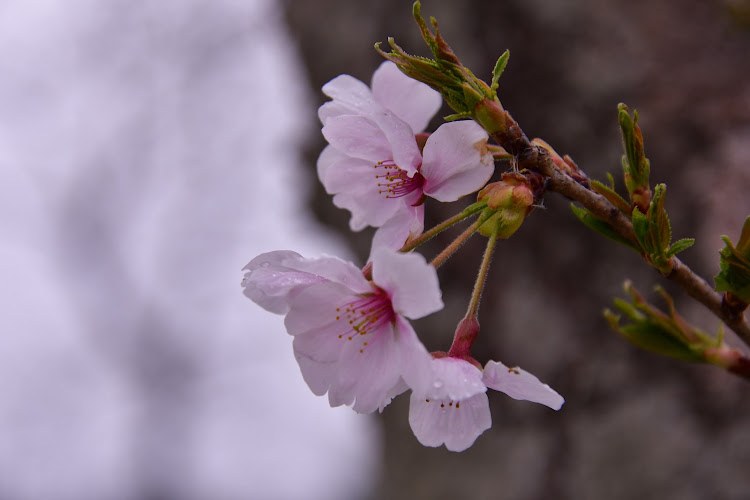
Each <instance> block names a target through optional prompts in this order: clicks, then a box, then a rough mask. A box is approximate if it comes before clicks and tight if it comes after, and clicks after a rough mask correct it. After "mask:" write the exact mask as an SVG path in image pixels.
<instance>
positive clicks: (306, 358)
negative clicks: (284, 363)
mask: <svg viewBox="0 0 750 500" xmlns="http://www.w3.org/2000/svg"><path fill="white" fill-rule="evenodd" d="M293 347H294V357H295V359H296V360H297V364H299V368H300V371H301V372H302V377H303V378H304V379H305V382H306V383H307V385H308V387H310V390H311V391H312V392H313V394H315V395H316V396H322V395H323V394H325V393H326V392H328V388H329V387H330V386H331V383H333V382H334V381H335V380H336V371H337V363H338V359H339V356H340V354H341V348H342V347H343V345H342V342H341V341H340V340H339V339H338V338H337V335H335V334H333V332H332V331H331V330H330V329H329V328H319V329H317V330H312V331H309V332H307V333H306V334H305V335H298V336H296V337H294V342H293Z"/></svg>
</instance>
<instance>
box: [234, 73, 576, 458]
mask: <svg viewBox="0 0 750 500" xmlns="http://www.w3.org/2000/svg"><path fill="white" fill-rule="evenodd" d="M323 92H324V93H325V94H326V95H328V96H329V97H331V98H332V100H331V101H329V102H327V103H325V104H324V105H323V106H321V107H320V109H319V117H320V120H321V122H322V124H323V135H324V136H325V138H326V140H327V141H328V143H329V145H328V146H327V147H326V148H325V150H324V151H323V152H322V153H321V155H320V158H319V160H318V165H317V168H318V175H319V178H320V181H321V182H322V183H323V185H324V186H325V188H326V191H327V192H328V193H329V194H332V195H333V202H334V204H335V205H336V206H338V207H341V208H344V209H346V210H348V211H350V212H351V221H350V226H351V229H352V230H355V231H358V230H361V229H363V228H364V227H366V226H372V227H376V228H377V231H376V232H375V236H374V238H373V242H372V248H371V252H370V258H369V261H368V264H367V265H366V266H365V267H364V268H363V269H360V268H359V267H357V266H355V265H354V264H352V263H349V262H346V261H343V260H341V259H339V258H336V257H328V256H325V257H320V258H312V259H308V258H304V257H302V256H300V255H299V254H297V253H295V252H292V251H274V252H269V253H265V254H262V255H260V256H258V257H256V258H255V259H253V260H252V261H250V263H249V264H248V265H247V266H246V267H245V268H244V270H245V271H246V273H245V277H244V279H243V281H242V285H243V287H244V293H245V295H246V296H247V297H249V298H250V299H251V300H253V301H254V302H256V303H257V304H258V305H260V306H261V307H263V308H265V309H266V310H268V311H271V312H273V313H276V314H283V315H286V318H285V326H286V329H287V331H288V333H289V334H290V335H291V336H292V337H294V340H293V348H294V355H295V358H296V359H297V362H298V363H299V367H300V370H301V372H302V376H303V377H304V379H305V381H306V382H307V384H308V386H309V387H310V389H311V390H312V391H313V392H314V393H315V394H316V395H319V396H322V395H325V394H328V400H329V402H330V404H331V406H339V405H352V406H353V409H354V410H355V411H356V412H359V413H370V412H374V411H375V410H380V411H382V410H383V408H384V407H385V406H386V405H388V404H389V403H390V401H391V400H392V398H394V397H395V396H397V395H399V394H401V393H403V392H405V391H407V390H411V403H410V410H409V423H410V425H411V428H412V430H413V431H414V434H415V436H416V437H417V439H418V440H419V441H420V442H421V443H422V444H424V445H426V446H441V445H443V444H445V446H446V448H448V449H449V450H452V451H462V450H465V449H466V448H468V447H470V446H471V445H472V444H473V443H474V441H475V440H476V439H477V437H478V436H479V435H480V434H481V433H482V432H484V431H485V430H487V429H488V428H489V427H490V425H491V416H490V409H489V401H488V398H487V395H486V392H487V389H488V388H490V389H495V390H497V391H500V392H504V393H505V394H507V395H509V396H510V397H512V398H515V399H520V400H528V401H533V402H537V403H541V404H543V405H546V406H549V407H550V408H553V409H556V410H557V409H559V408H560V407H561V406H562V404H563V402H564V401H563V398H562V397H561V396H560V395H559V394H557V393H556V392H555V391H554V390H552V389H551V388H550V387H549V386H547V385H545V384H543V383H541V382H540V381H539V379H537V378H536V377H535V376H533V375H531V374H530V373H528V372H526V371H524V370H521V369H520V368H517V367H515V368H509V367H507V366H505V365H503V364H502V363H499V362H496V361H489V362H487V363H486V365H485V366H484V368H482V366H481V364H479V363H478V362H477V361H476V360H475V359H474V358H473V357H471V355H470V347H471V343H472V342H473V340H474V338H476V335H477V333H478V331H479V323H478V321H477V320H476V315H477V310H478V302H479V295H480V294H481V287H482V286H483V284H484V277H485V276H486V266H485V265H483V269H484V273H482V272H480V277H481V279H480V280H478V285H477V289H476V290H475V294H474V296H473V297H472V302H471V304H470V307H469V312H467V315H466V317H465V318H464V319H463V320H462V321H461V322H460V323H459V327H458V329H457V330H456V335H455V338H454V342H453V345H452V346H451V348H450V350H448V351H447V352H436V353H429V352H428V351H427V349H426V348H425V347H424V345H423V344H422V342H421V341H420V340H419V338H418V336H417V334H416V332H415V331H414V329H413V328H412V326H411V324H410V323H409V320H414V319H418V318H422V317H424V316H427V315H429V314H432V313H434V312H436V311H438V310H440V309H441V308H442V307H443V302H442V300H441V291H440V286H439V281H438V276H437V271H436V267H437V266H438V265H439V264H440V263H441V262H442V261H443V260H444V258H447V256H449V255H450V254H451V253H452V252H453V250H455V248H454V249H446V252H444V254H441V255H442V257H440V256H439V257H438V258H436V259H435V260H433V261H432V263H428V262H427V261H426V260H425V259H424V257H423V256H422V255H420V254H417V253H413V252H412V251H411V250H413V247H414V246H416V244H418V243H420V242H421V241H423V240H426V238H428V237H429V236H431V235H432V234H435V232H434V231H433V232H432V233H430V232H429V231H428V233H430V234H428V233H424V201H425V199H426V198H427V197H430V198H434V199H436V200H438V201H442V202H449V201H455V200H458V199H459V198H461V197H463V196H465V195H468V194H470V193H474V192H476V191H479V190H480V189H482V188H484V189H482V191H481V192H480V194H479V201H478V202H477V204H476V206H475V207H474V209H472V210H469V211H464V215H461V216H459V217H456V218H454V221H453V222H456V221H458V220H461V219H463V218H465V217H466V216H469V215H474V214H477V213H480V212H481V213H482V215H481V217H480V219H479V220H478V221H477V222H476V223H475V224H474V225H473V226H472V228H470V230H469V231H467V232H465V235H466V236H465V237H468V236H470V235H471V234H472V233H473V232H477V231H479V232H481V233H482V234H485V235H487V236H488V237H489V238H490V242H491V243H492V244H491V245H489V246H488V249H491V248H493V247H494V242H495V239H496V238H497V237H507V236H503V234H504V232H507V228H508V227H514V228H515V229H517V227H518V226H519V225H520V221H522V220H523V216H524V215H525V213H526V211H527V210H528V209H529V207H530V205H531V204H532V203H533V200H534V196H532V195H531V191H530V190H529V188H528V186H526V185H524V184H523V182H521V181H519V180H518V179H517V178H514V177H513V175H512V174H511V175H509V177H508V178H507V179H506V181H504V182H501V183H494V184H489V185H487V182H488V181H489V180H490V177H491V176H492V175H493V173H494V158H493V152H492V147H490V146H488V144H487V141H488V135H487V133H486V132H485V131H484V129H483V128H482V127H480V126H479V125H477V124H476V123H475V122H473V121H455V122H450V123H446V124H443V125H441V126H440V127H439V128H438V129H437V130H436V131H435V132H434V133H432V134H426V133H424V132H423V131H424V129H425V128H426V127H427V124H428V122H429V121H430V119H431V118H432V116H433V115H434V114H435V113H436V112H437V111H438V109H439V108H440V106H441V103H442V98H441V96H440V94H438V93H437V92H435V91H434V90H432V89H430V88H429V87H428V86H426V85H424V84H422V83H419V82H417V81H415V80H412V79H410V78H408V77H407V76H405V75H404V74H403V73H401V72H400V71H399V69H398V68H397V67H396V65H394V64H393V63H391V62H385V63H383V64H382V65H381V66H380V68H379V69H378V70H377V71H376V72H375V74H374V75H373V81H372V89H370V88H369V87H368V86H367V85H365V84H364V83H362V82H360V81H359V80H356V79H355V78H353V77H351V76H349V75H341V76H339V77H337V78H335V79H333V80H331V81H330V82H328V83H327V84H326V85H325V86H324V87H323ZM519 214H520V215H519ZM515 229H513V231H515ZM456 246H458V245H456ZM490 255H491V251H488V254H487V255H486V258H485V260H486V261H487V262H488V256H490Z"/></svg>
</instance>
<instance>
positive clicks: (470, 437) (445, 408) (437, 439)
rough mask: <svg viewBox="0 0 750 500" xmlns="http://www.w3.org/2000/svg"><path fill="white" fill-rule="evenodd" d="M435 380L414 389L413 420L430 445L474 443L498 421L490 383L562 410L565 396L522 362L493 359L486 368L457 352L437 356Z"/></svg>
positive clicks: (462, 446) (465, 445)
mask: <svg viewBox="0 0 750 500" xmlns="http://www.w3.org/2000/svg"><path fill="white" fill-rule="evenodd" d="M432 365H433V377H434V378H433V383H432V385H431V388H430V389H429V390H428V391H427V392H426V393H425V394H424V395H421V394H415V393H412V395H411V402H410V407H409V424H410V425H411V428H412V431H413V432H414V435H415V436H416V437H417V439H418V440H419V442H420V443H422V444H423V445H425V446H433V447H436V446H440V445H442V444H445V447H446V448H447V449H449V450H450V451H463V450H465V449H467V448H469V447H470V446H471V445H472V444H474V441H476V439H477V438H478V437H479V435H480V434H482V433H483V432H484V431H486V430H487V429H489V428H490V427H491V425H492V417H491V416H490V405H489V400H488V399H487V394H486V392H487V388H490V389H495V390H496V391H500V392H504V393H505V394H507V395H508V396H510V397H512V398H514V399H519V400H526V401H532V402H534V403H540V404H543V405H545V406H549V407H550V408H552V409H554V410H559V409H560V407H562V404H563V403H564V402H565V400H564V399H563V398H562V396H560V395H559V394H558V393H557V392H555V391H554V390H552V389H551V388H550V387H549V386H548V385H546V384H543V383H542V382H540V381H539V379H538V378H536V377H535V376H534V375H532V374H530V373H529V372H527V371H524V370H522V369H520V368H518V367H515V368H508V367H507V366H505V365H504V364H502V363H499V362H496V361H489V362H488V363H487V365H486V366H485V368H484V371H482V370H480V368H479V367H478V366H477V365H475V364H474V363H472V362H469V361H466V360H464V359H459V358H453V357H440V358H434V359H433V361H432Z"/></svg>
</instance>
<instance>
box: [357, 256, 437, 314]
mask: <svg viewBox="0 0 750 500" xmlns="http://www.w3.org/2000/svg"><path fill="white" fill-rule="evenodd" d="M372 280H373V282H374V283H375V284H376V285H378V286H379V287H380V288H382V289H383V290H385V291H386V292H387V293H388V296H389V297H390V299H391V303H392V304H393V310H394V311H396V312H397V313H398V314H401V315H403V316H406V317H407V318H409V319H417V318H421V317H423V316H427V315H428V314H431V313H433V312H435V311H439V310H440V309H442V308H443V301H442V299H441V292H440V284H439V283H438V277H437V272H436V271H435V268H434V267H432V266H431V265H429V264H428V263H427V261H425V258H424V257H423V256H422V255H421V254H418V253H409V254H404V253H396V252H394V251H392V250H389V249H387V248H383V247H380V248H376V249H375V250H374V251H373V259H372Z"/></svg>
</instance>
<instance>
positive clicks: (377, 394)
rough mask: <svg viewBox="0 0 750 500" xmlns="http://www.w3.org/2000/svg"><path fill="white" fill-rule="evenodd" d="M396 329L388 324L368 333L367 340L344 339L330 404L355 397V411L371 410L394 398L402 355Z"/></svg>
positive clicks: (345, 402) (344, 401) (348, 400)
mask: <svg viewBox="0 0 750 500" xmlns="http://www.w3.org/2000/svg"><path fill="white" fill-rule="evenodd" d="M393 328H394V327H393V324H391V323H387V324H384V325H383V326H382V327H381V328H379V329H378V330H377V331H374V332H372V334H368V335H366V336H365V337H366V338H367V339H368V340H363V339H362V338H358V337H356V336H355V337H353V338H352V340H351V341H349V340H344V343H345V345H344V347H343V349H342V352H341V357H340V359H339V366H338V376H337V380H336V382H335V383H334V384H332V385H331V388H330V389H329V393H328V397H329V401H330V403H331V406H335V405H334V403H339V402H343V403H344V404H349V403H350V402H351V401H352V400H354V406H353V407H352V408H353V409H354V411H356V412H357V413H372V412H373V411H375V410H377V409H379V408H380V407H382V406H385V405H386V404H387V403H388V402H389V401H390V400H391V398H392V397H393V394H392V392H393V388H394V387H395V386H397V385H398V383H399V379H400V378H401V377H400V375H401V373H400V372H401V370H400V359H401V358H400V356H399V352H398V349H397V346H396V342H395V336H394V332H393ZM365 342H366V345H365Z"/></svg>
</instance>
